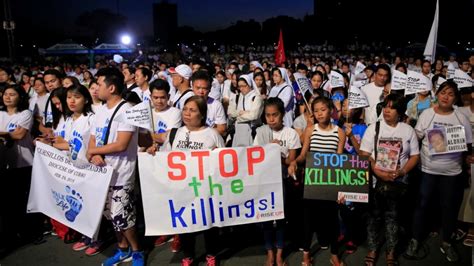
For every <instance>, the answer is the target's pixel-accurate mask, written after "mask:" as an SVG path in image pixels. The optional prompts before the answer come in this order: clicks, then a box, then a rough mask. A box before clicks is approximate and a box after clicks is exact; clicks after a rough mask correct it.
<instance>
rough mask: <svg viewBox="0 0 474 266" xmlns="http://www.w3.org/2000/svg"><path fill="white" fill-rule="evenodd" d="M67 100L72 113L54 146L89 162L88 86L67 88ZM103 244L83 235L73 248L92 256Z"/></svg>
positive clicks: (75, 159)
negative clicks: (87, 151) (87, 153)
mask: <svg viewBox="0 0 474 266" xmlns="http://www.w3.org/2000/svg"><path fill="white" fill-rule="evenodd" d="M66 102H67V107H68V110H69V112H70V113H71V115H70V116H69V117H67V118H66V121H65V126H64V138H62V137H56V138H55V141H54V142H53V147H55V148H57V149H59V150H65V151H68V154H69V156H70V158H71V160H72V161H73V162H79V163H80V164H82V163H83V162H87V158H86V149H87V146H86V145H87V144H88V143H89V138H90V129H91V127H92V125H93V124H94V113H93V112H92V97H91V95H90V93H89V91H88V90H87V88H86V87H84V86H82V85H72V86H71V87H69V88H68V89H67V98H66ZM69 230H71V229H69ZM101 244H102V243H101V242H100V241H94V242H91V239H90V238H88V237H86V236H82V238H81V240H79V241H78V242H76V243H75V244H74V245H73V246H72V249H73V250H75V251H80V250H84V249H85V250H86V251H85V254H86V255H89V256H92V255H96V254H98V253H99V252H100V250H101Z"/></svg>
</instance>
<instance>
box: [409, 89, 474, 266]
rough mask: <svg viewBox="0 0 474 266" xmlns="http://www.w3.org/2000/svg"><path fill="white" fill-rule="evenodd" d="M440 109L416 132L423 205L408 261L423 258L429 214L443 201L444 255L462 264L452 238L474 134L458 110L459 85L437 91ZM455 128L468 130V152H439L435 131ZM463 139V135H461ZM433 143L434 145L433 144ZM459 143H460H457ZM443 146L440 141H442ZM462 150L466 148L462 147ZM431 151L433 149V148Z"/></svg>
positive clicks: (416, 219)
mask: <svg viewBox="0 0 474 266" xmlns="http://www.w3.org/2000/svg"><path fill="white" fill-rule="evenodd" d="M436 97H437V99H438V105H437V106H434V107H432V108H429V109H427V110H425V111H424V112H423V113H422V114H421V115H420V117H419V119H418V123H417V124H416V127H415V130H416V134H417V135H418V138H419V139H420V140H422V149H421V171H422V176H421V185H420V193H419V202H418V205H417V207H416V210H415V216H414V221H413V238H412V239H411V241H410V244H409V246H408V248H407V251H406V253H405V256H406V257H407V258H417V257H419V254H418V250H419V247H420V244H421V241H422V240H423V238H424V233H425V232H424V231H425V228H426V227H427V226H426V222H427V221H426V220H427V219H426V218H427V212H428V210H429V206H430V204H431V203H432V201H433V200H435V199H439V201H440V213H441V238H442V243H441V246H440V249H441V252H442V253H443V254H444V255H445V256H446V259H447V260H448V261H450V262H454V261H457V260H459V256H458V254H457V252H456V250H455V249H454V247H453V246H452V242H453V239H452V236H453V233H454V231H455V229H456V221H457V215H458V211H459V207H460V204H461V200H462V185H463V175H462V170H463V166H464V163H465V162H466V160H465V159H466V156H467V155H468V154H471V150H472V147H471V144H472V132H471V130H470V127H471V125H470V123H469V120H468V119H467V117H466V116H464V115H463V114H462V113H460V112H459V111H458V110H457V109H455V107H454V104H455V103H456V101H457V100H459V99H460V94H459V90H458V87H457V85H456V83H454V82H452V81H446V82H444V83H442V84H441V86H440V87H439V88H438V90H437V91H436ZM455 126H462V127H463V128H464V130H462V131H463V133H464V134H465V135H464V136H460V137H461V139H464V140H465V143H461V144H464V146H465V147H466V151H461V150H454V151H451V152H450V151H449V147H448V150H447V151H445V152H438V151H439V150H441V148H440V147H441V145H439V147H438V144H437V143H435V142H433V139H435V140H437V141H438V140H439V139H441V138H440V137H435V138H433V136H434V135H435V134H434V133H431V136H429V133H430V132H433V129H440V130H444V131H446V132H448V131H449V129H450V128H452V127H455ZM460 135H462V134H460ZM430 141H432V142H431V143H430ZM455 141H456V142H458V140H455ZM438 142H439V141H438ZM447 145H448V146H449V145H450V142H449V140H448V142H447ZM461 146H462V145H461ZM430 147H431V148H430Z"/></svg>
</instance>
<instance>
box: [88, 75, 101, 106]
mask: <svg viewBox="0 0 474 266" xmlns="http://www.w3.org/2000/svg"><path fill="white" fill-rule="evenodd" d="M89 93H90V95H91V97H92V105H91V107H92V111H93V112H94V113H96V111H97V110H98V109H99V107H100V106H101V105H102V101H101V100H100V99H99V85H97V81H96V80H92V81H91V83H90V84H89Z"/></svg>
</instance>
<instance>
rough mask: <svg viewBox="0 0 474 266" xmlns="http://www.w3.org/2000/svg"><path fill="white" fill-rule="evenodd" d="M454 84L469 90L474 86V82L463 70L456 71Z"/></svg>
mask: <svg viewBox="0 0 474 266" xmlns="http://www.w3.org/2000/svg"><path fill="white" fill-rule="evenodd" d="M453 81H454V82H456V84H458V88H459V89H460V88H469V87H472V86H474V80H472V78H471V77H470V76H469V75H468V74H467V73H466V72H464V71H462V70H461V69H455V70H454V80H453Z"/></svg>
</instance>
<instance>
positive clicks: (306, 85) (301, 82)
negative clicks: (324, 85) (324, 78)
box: [293, 72, 313, 95]
mask: <svg viewBox="0 0 474 266" xmlns="http://www.w3.org/2000/svg"><path fill="white" fill-rule="evenodd" d="M293 77H295V81H296V83H297V84H298V87H299V88H300V91H301V94H302V95H304V94H305V93H306V92H307V91H310V92H313V89H312V87H311V82H310V81H309V79H308V78H307V77H305V76H303V75H302V74H301V73H298V72H296V73H294V74H293Z"/></svg>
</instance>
